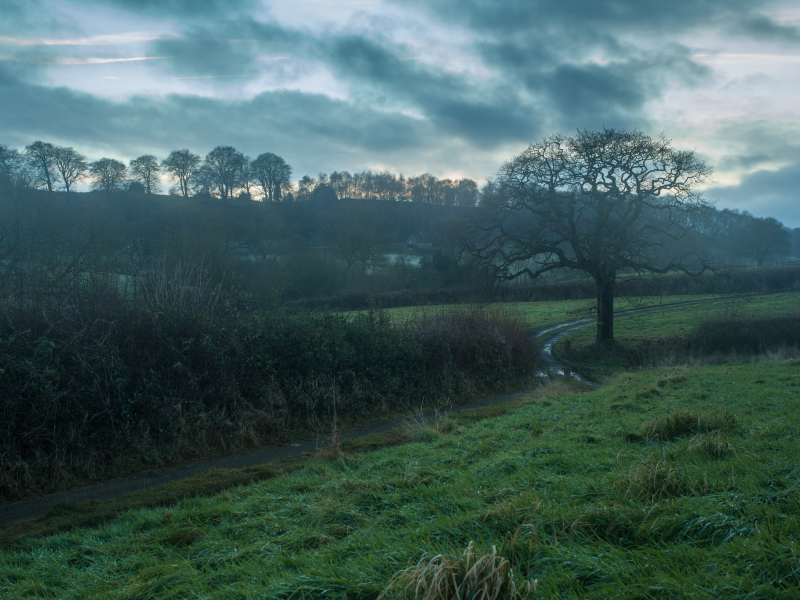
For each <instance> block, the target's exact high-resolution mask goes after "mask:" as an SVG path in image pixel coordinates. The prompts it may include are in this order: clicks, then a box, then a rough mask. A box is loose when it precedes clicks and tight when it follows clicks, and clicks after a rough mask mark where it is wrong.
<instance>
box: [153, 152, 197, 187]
mask: <svg viewBox="0 0 800 600" xmlns="http://www.w3.org/2000/svg"><path fill="white" fill-rule="evenodd" d="M200 160H201V159H200V156H199V155H197V154H195V153H194V152H192V151H191V150H187V149H185V148H184V149H183V150H173V151H172V152H170V153H169V156H168V157H167V158H165V159H164V160H163V161H162V163H161V166H162V167H163V168H164V170H165V171H166V172H167V173H169V175H170V176H171V177H172V178H173V179H175V180H176V181H177V183H178V189H179V190H180V192H181V194H182V195H183V197H184V198H186V197H188V196H189V190H190V189H191V188H192V182H193V181H194V177H195V175H196V174H197V170H198V168H199V167H200Z"/></svg>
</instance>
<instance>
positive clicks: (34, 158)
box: [25, 140, 55, 192]
mask: <svg viewBox="0 0 800 600" xmlns="http://www.w3.org/2000/svg"><path fill="white" fill-rule="evenodd" d="M25 158H26V159H27V160H28V164H30V166H31V169H32V171H33V172H34V173H35V177H36V183H37V184H38V185H39V186H43V187H46V188H47V191H48V192H52V191H53V179H54V160H55V148H54V147H53V144H50V143H48V142H42V141H39V140H37V141H35V142H33V143H32V144H31V145H30V146H25Z"/></svg>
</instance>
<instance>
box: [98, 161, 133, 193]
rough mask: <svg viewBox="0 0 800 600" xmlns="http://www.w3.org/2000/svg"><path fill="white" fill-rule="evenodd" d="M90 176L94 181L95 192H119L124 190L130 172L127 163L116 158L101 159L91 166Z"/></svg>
mask: <svg viewBox="0 0 800 600" xmlns="http://www.w3.org/2000/svg"><path fill="white" fill-rule="evenodd" d="M89 175H90V176H91V177H92V179H93V183H92V189H93V190H102V191H104V192H117V191H119V190H121V189H122V186H123V184H124V183H125V179H126V178H127V176H128V170H127V169H126V168H125V163H123V162H121V161H118V160H117V159H115V158H101V159H100V160H98V161H95V162H93V163H92V164H91V167H90V169H89Z"/></svg>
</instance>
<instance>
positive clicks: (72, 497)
mask: <svg viewBox="0 0 800 600" xmlns="http://www.w3.org/2000/svg"><path fill="white" fill-rule="evenodd" d="M724 299H725V298H713V299H708V300H694V301H690V302H680V303H676V304H665V305H662V306H656V307H648V308H642V309H633V310H628V311H624V312H620V313H618V314H616V315H615V316H614V318H615V319H617V318H624V317H630V316H634V315H638V314H641V313H645V312H654V311H657V310H667V309H670V308H676V307H681V306H691V305H693V304H704V303H708V302H718V301H720V300H724ZM594 323H595V319H594V318H591V317H589V318H584V319H575V320H572V321H566V322H564V323H560V324H558V325H552V326H550V327H546V328H544V329H539V330H534V331H533V332H532V333H531V335H533V336H534V337H535V338H540V340H539V342H538V343H537V348H538V350H539V356H540V358H541V359H542V362H543V363H544V364H545V365H546V370H544V371H541V372H540V376H541V377H542V379H545V380H552V379H553V375H554V374H555V375H567V376H569V377H572V378H573V379H575V380H576V381H580V382H582V383H585V384H588V385H589V386H591V387H592V388H595V389H596V388H598V387H600V384H599V383H597V382H595V381H592V380H591V379H589V378H587V377H585V376H583V375H581V374H580V373H578V372H576V371H574V370H572V369H571V368H570V367H568V366H566V365H564V364H563V363H561V362H560V361H558V360H557V359H556V358H555V356H554V355H553V347H554V346H555V344H556V343H557V342H558V341H559V340H561V339H563V338H564V337H565V336H567V335H569V334H570V333H572V332H573V331H577V330H578V329H582V328H584V327H589V326H591V325H593V324H594ZM544 336H546V337H544ZM531 391H532V390H531V389H524V390H519V391H516V392H507V393H504V394H497V395H494V396H489V397H487V398H482V399H480V400H477V401H475V402H471V403H469V404H465V405H463V406H457V407H454V408H452V409H451V410H449V411H447V412H448V413H451V412H462V411H466V410H471V409H475V408H479V407H482V406H488V405H490V404H496V403H498V402H505V401H508V400H512V399H514V398H517V397H519V396H522V395H524V394H527V393H529V392H531ZM440 415H442V413H439V414H438V415H437V413H435V412H430V413H426V414H424V415H423V416H422V419H424V420H427V419H431V418H434V417H436V416H440ZM406 422H407V418H402V419H394V420H392V421H387V422H384V423H380V424H376V425H371V426H369V427H363V428H357V429H351V430H348V431H344V432H342V435H341V440H342V441H344V440H346V439H349V438H356V437H361V436H365V435H370V434H373V433H380V432H383V431H387V430H389V429H394V428H396V427H400V426H402V425H403V424H404V423H406ZM321 442H322V443H321ZM325 445H327V440H325V441H322V440H320V438H316V439H307V440H304V441H301V442H297V443H293V444H289V445H284V446H268V447H264V448H259V449H257V450H251V451H248V452H245V453H242V454H237V455H235V456H230V457H226V458H215V459H209V460H203V461H194V462H191V463H184V464H181V465H176V466H173V467H169V468H164V469H158V470H154V471H148V472H145V473H138V474H136V475H132V476H130V477H126V478H123V479H116V480H112V481H107V482H103V483H97V484H93V485H88V486H83V487H79V488H73V489H71V490H65V491H63V492H58V493H55V494H49V495H46V496H38V497H34V498H27V499H24V500H18V501H15V502H9V503H5V504H2V505H0V528H2V527H5V526H7V525H10V524H12V523H15V522H17V521H23V520H26V519H34V518H37V517H41V516H43V515H45V514H46V513H47V512H48V511H49V510H50V508H51V507H52V506H53V504H56V503H58V502H71V503H77V502H87V501H89V502H91V501H102V500H109V499H111V498H116V497H118V496H122V495H124V494H129V493H133V492H138V491H140V490H144V489H149V488H153V487H156V486H159V485H163V484H165V483H170V482H173V481H179V480H182V479H187V478H189V477H193V476H195V475H199V474H200V473H203V472H204V471H207V470H209V469H236V468H241V467H249V466H253V465H258V464H262V463H266V462H271V461H274V460H278V459H281V458H285V457H287V456H294V455H298V454H303V453H310V452H314V451H316V450H318V449H319V448H321V447H324V446H325Z"/></svg>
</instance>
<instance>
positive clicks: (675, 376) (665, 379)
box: [655, 369, 686, 388]
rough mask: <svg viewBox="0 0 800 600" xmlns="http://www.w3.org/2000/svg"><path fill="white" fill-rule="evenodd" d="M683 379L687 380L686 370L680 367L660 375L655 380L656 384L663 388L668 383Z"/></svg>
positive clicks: (679, 381)
mask: <svg viewBox="0 0 800 600" xmlns="http://www.w3.org/2000/svg"><path fill="white" fill-rule="evenodd" d="M682 381H686V370H685V369H678V370H676V371H672V372H671V373H668V374H666V375H662V376H660V377H658V378H657V379H656V381H655V386H656V387H658V388H663V387H665V386H666V385H668V384H675V383H681V382H682Z"/></svg>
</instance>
